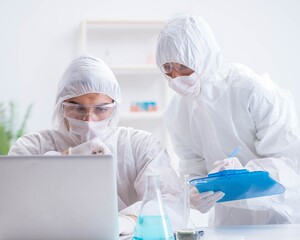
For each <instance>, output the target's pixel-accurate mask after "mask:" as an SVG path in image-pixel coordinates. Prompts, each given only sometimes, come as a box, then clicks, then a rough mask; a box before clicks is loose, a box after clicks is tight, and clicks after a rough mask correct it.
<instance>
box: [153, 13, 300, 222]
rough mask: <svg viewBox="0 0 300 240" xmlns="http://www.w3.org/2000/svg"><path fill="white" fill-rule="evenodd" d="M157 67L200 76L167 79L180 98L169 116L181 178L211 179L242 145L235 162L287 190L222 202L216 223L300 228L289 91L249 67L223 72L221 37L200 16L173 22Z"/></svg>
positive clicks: (299, 184) (295, 129) (159, 45)
mask: <svg viewBox="0 0 300 240" xmlns="http://www.w3.org/2000/svg"><path fill="white" fill-rule="evenodd" d="M156 61H157V65H158V66H159V67H160V68H162V66H163V65H164V64H166V63H172V62H173V63H179V64H182V65H184V66H186V67H188V68H190V69H192V70H194V73H193V74H192V75H191V77H190V78H189V77H181V78H177V79H176V78H174V79H175V81H174V82H172V81H173V80H172V79H170V78H169V77H168V76H167V79H168V81H169V85H170V87H171V88H172V89H174V90H175V91H176V92H177V94H175V96H174V97H173V99H172V101H171V102H170V104H169V107H168V109H167V110H166V113H165V118H166V122H167V126H168V127H169V129H170V134H171V137H172V141H173V145H174V149H175V151H176V153H177V154H178V156H179V157H180V163H179V170H180V174H181V176H183V175H184V174H189V175H190V176H192V177H204V176H206V175H207V174H208V173H209V172H211V171H212V170H213V169H214V167H215V166H214V163H215V162H216V161H219V160H222V159H225V158H227V157H228V156H229V155H230V153H231V152H232V151H233V150H234V149H236V148H237V147H238V146H241V150H240V152H239V153H238V154H237V155H236V157H237V158H238V159H239V161H240V162H241V164H242V165H243V166H244V167H245V168H246V169H249V170H263V171H268V172H269V173H270V176H271V177H273V178H274V179H276V180H277V181H279V182H280V183H281V184H283V185H284V187H285V188H286V191H285V193H284V194H281V195H276V196H269V197H262V198H255V199H248V200H240V201H233V202H227V203H217V204H216V205H215V216H214V224H215V225H234V224H276V223H300V208H299V202H300V177H299V158H300V154H299V149H300V141H299V139H300V135H299V127H298V119H297V116H296V112H295V108H294V104H293V100H292V98H291V96H290V94H289V92H287V91H286V90H283V89H280V88H279V87H278V86H277V85H276V84H274V83H273V82H272V81H271V80H270V79H269V78H268V77H267V76H263V77H262V76H258V75H257V74H255V73H254V72H253V71H252V70H250V69H249V68H248V67H246V66H243V65H240V64H231V65H229V66H222V59H221V53H220V49H219V46H218V44H217V42H216V40H215V38H214V35H213V33H212V31H211V29H210V27H209V26H208V24H207V23H206V22H205V21H204V20H203V19H202V18H201V17H198V16H192V15H181V16H178V17H176V18H173V19H171V20H170V21H168V22H167V24H166V25H165V27H164V28H163V30H162V31H161V33H160V35H159V38H158V43H157V52H156ZM188 80H189V81H190V82H189V84H187V83H188Z"/></svg>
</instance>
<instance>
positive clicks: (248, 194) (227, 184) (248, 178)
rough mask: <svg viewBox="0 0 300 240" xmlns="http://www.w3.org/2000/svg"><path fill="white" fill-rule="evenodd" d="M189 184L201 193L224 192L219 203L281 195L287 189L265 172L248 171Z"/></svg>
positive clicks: (223, 172)
mask: <svg viewBox="0 0 300 240" xmlns="http://www.w3.org/2000/svg"><path fill="white" fill-rule="evenodd" d="M189 183H190V184H191V185H193V186H195V187H196V188H197V189H198V191H199V192H206V191H214V192H215V191H222V192H224V193H225V196H224V197H223V198H222V199H220V200H219V201H218V202H228V201H234V200H240V199H247V198H256V197H263V196H270V195H275V194H280V193H283V192H284V191H285V188H284V187H283V186H282V185H281V184H280V183H278V182H276V181H275V180H274V179H272V178H271V177H270V176H269V173H268V172H265V171H253V172H249V171H248V170H247V169H239V170H223V171H220V172H217V173H212V174H209V175H208V176H207V177H205V178H196V179H193V180H190V181H189Z"/></svg>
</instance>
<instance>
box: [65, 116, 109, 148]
mask: <svg viewBox="0 0 300 240" xmlns="http://www.w3.org/2000/svg"><path fill="white" fill-rule="evenodd" d="M66 119H67V121H68V123H69V132H71V133H73V134H75V135H77V136H79V137H80V139H81V141H82V142H87V141H89V140H92V139H94V138H95V137H98V138H100V139H101V140H102V141H104V140H105V139H106V138H107V137H108V136H109V135H110V134H111V133H112V129H111V128H110V127H109V126H108V125H109V122H110V120H111V118H107V119H105V120H103V121H97V122H94V121H83V120H79V119H75V118H69V117H66Z"/></svg>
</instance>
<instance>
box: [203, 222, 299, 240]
mask: <svg viewBox="0 0 300 240" xmlns="http://www.w3.org/2000/svg"><path fill="white" fill-rule="evenodd" d="M202 230H204V235H203V237H201V240H296V239H297V240H298V239H300V224H276V225H238V226H227V227H204V228H203V229H202Z"/></svg>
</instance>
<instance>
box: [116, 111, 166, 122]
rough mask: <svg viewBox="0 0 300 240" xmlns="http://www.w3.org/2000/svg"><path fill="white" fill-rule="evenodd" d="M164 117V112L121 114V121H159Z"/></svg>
mask: <svg viewBox="0 0 300 240" xmlns="http://www.w3.org/2000/svg"><path fill="white" fill-rule="evenodd" d="M162 117H163V114H162V112H132V113H126V114H123V115H122V113H121V114H120V121H133V120H139V121H140V120H143V121H144V120H158V119H160V118H162Z"/></svg>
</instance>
